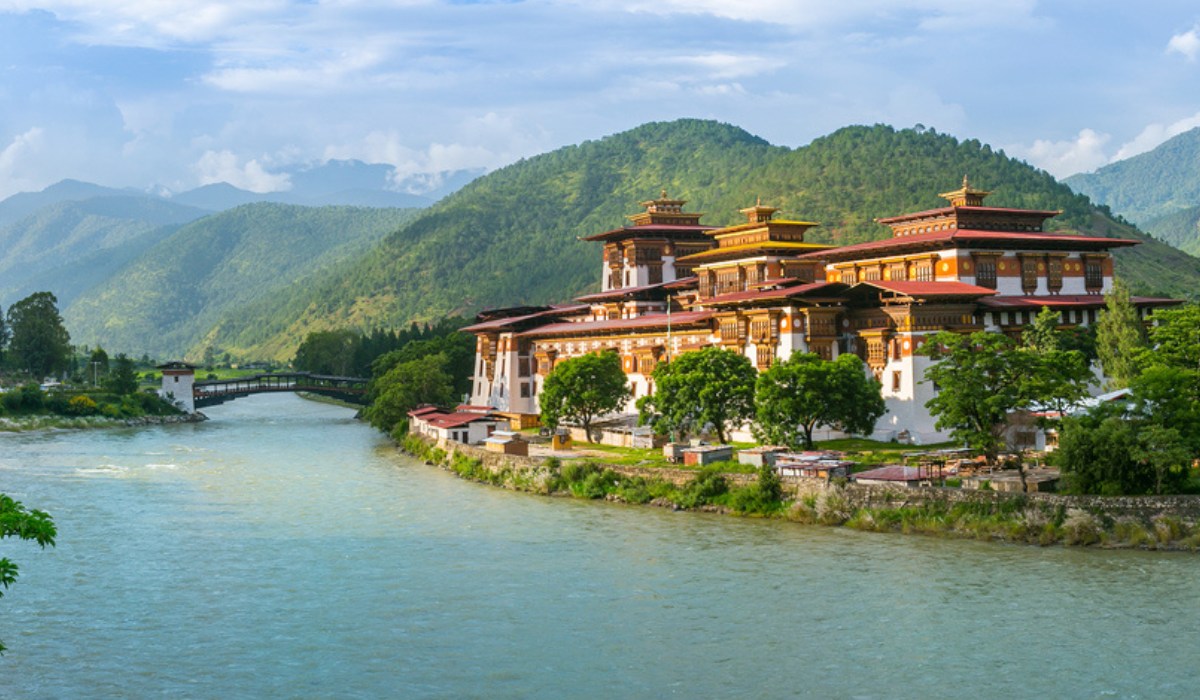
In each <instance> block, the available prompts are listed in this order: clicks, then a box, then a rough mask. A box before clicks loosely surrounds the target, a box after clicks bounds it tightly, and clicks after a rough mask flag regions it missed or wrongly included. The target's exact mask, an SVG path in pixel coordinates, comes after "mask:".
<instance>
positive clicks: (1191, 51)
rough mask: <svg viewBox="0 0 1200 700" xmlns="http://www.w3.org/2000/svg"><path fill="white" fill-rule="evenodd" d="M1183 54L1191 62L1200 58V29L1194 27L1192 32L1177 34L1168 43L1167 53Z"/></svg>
mask: <svg viewBox="0 0 1200 700" xmlns="http://www.w3.org/2000/svg"><path fill="white" fill-rule="evenodd" d="M1171 52H1176V53H1180V54H1183V55H1184V56H1186V57H1187V60H1189V61H1195V60H1196V56H1200V27H1192V29H1191V31H1187V32H1184V33H1182V34H1176V35H1175V36H1173V37H1171V40H1170V41H1168V42H1167V53H1171Z"/></svg>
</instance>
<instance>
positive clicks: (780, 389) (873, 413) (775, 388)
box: [754, 353, 886, 450]
mask: <svg viewBox="0 0 1200 700" xmlns="http://www.w3.org/2000/svg"><path fill="white" fill-rule="evenodd" d="M754 405H755V416H756V423H757V425H756V428H755V432H756V434H757V435H758V436H759V438H760V439H761V440H763V441H765V442H769V443H773V444H777V445H780V444H782V445H788V446H790V447H798V446H800V445H801V444H803V446H804V447H805V448H806V449H810V450H811V449H812V447H813V437H812V436H813V430H814V429H815V428H816V427H817V426H822V425H823V426H826V427H829V428H835V429H838V430H843V431H845V432H847V433H859V434H861V433H869V432H871V431H872V430H873V429H874V427H875V421H876V420H878V419H879V417H880V416H882V415H883V414H884V412H885V411H886V406H885V405H884V402H883V396H882V395H881V394H880V393H879V382H878V381H877V380H876V379H874V378H872V377H869V376H868V375H867V373H866V371H865V369H864V368H863V363H862V360H860V359H858V357H857V356H856V355H851V354H843V355H839V356H838V358H837V359H836V360H833V361H829V360H823V359H821V357H820V356H818V355H814V354H812V353H798V354H795V355H792V356H791V357H790V358H788V359H787V360H785V361H783V362H777V363H775V364H774V365H772V366H771V367H770V368H769V369H767V370H766V371H765V372H763V373H762V374H760V375H758V381H757V383H756V385H755V390H754Z"/></svg>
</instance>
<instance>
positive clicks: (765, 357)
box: [755, 345, 775, 371]
mask: <svg viewBox="0 0 1200 700" xmlns="http://www.w3.org/2000/svg"><path fill="white" fill-rule="evenodd" d="M756 360H757V361H756V362H755V364H756V365H757V366H758V369H759V371H762V370H765V369H768V368H769V367H770V366H771V363H772V362H774V361H775V348H773V347H771V346H770V345H759V346H758V348H757V355H756Z"/></svg>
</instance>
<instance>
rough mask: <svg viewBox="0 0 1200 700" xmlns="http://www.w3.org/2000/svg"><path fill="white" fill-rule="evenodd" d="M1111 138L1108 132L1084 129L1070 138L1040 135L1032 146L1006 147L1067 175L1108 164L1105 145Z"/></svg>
mask: <svg viewBox="0 0 1200 700" xmlns="http://www.w3.org/2000/svg"><path fill="white" fill-rule="evenodd" d="M1111 138H1112V137H1111V136H1109V135H1108V134H1102V133H1099V132H1097V131H1093V130H1092V129H1083V130H1082V131H1080V132H1079V135H1078V136H1076V137H1075V138H1074V139H1073V140H1070V141H1048V140H1043V139H1038V140H1036V141H1034V142H1033V145H1032V146H1023V145H1016V146H1010V147H1008V148H1006V149H1005V150H1007V151H1008V152H1009V153H1010V154H1011V155H1014V156H1017V157H1019V158H1024V159H1025V160H1026V161H1028V162H1030V163H1032V164H1033V165H1035V166H1037V167H1039V168H1041V169H1042V170H1045V171H1046V172H1048V173H1050V174H1051V175H1053V176H1055V177H1066V176H1068V175H1074V174H1075V173H1085V172H1090V171H1092V170H1095V169H1096V168H1098V167H1100V166H1102V165H1105V164H1107V163H1108V162H1109V157H1108V156H1107V155H1106V154H1105V152H1104V146H1105V144H1107V143H1108V142H1109V140H1110V139H1111Z"/></svg>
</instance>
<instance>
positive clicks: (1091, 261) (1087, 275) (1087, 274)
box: [1083, 258, 1104, 292]
mask: <svg viewBox="0 0 1200 700" xmlns="http://www.w3.org/2000/svg"><path fill="white" fill-rule="evenodd" d="M1083 286H1084V287H1085V288H1087V290H1088V291H1089V292H1098V291H1100V290H1101V289H1103V288H1104V264H1103V261H1101V260H1100V259H1099V258H1088V259H1086V260H1084V263H1083Z"/></svg>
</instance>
